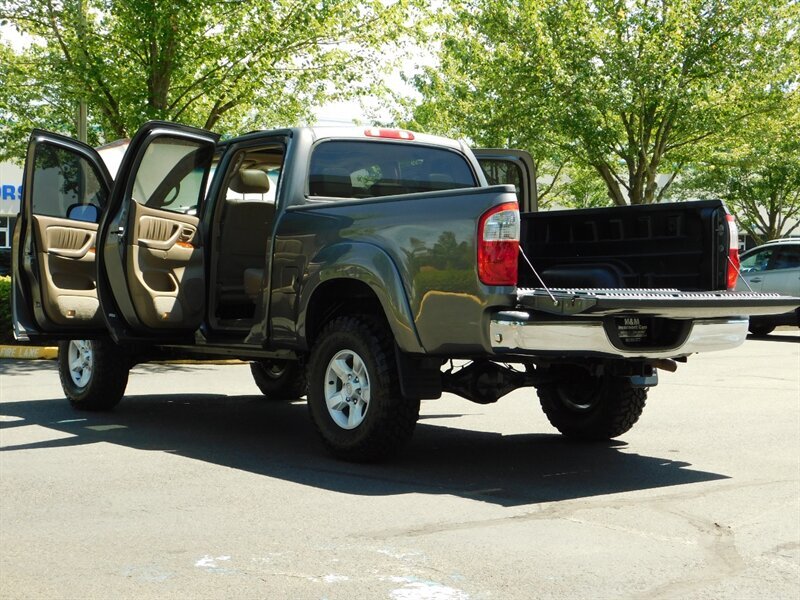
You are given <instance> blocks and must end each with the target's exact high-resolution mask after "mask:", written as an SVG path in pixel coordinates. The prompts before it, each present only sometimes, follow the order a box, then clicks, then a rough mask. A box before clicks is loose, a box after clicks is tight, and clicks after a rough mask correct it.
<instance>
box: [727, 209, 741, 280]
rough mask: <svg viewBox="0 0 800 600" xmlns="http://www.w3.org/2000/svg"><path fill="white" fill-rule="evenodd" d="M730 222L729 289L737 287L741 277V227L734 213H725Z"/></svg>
mask: <svg viewBox="0 0 800 600" xmlns="http://www.w3.org/2000/svg"><path fill="white" fill-rule="evenodd" d="M725 220H726V221H727V222H728V232H729V233H728V235H729V236H730V241H729V242H728V289H729V290H732V289H733V288H735V287H736V279H737V278H738V277H739V229H738V228H737V227H736V220H735V219H734V218H733V215H725Z"/></svg>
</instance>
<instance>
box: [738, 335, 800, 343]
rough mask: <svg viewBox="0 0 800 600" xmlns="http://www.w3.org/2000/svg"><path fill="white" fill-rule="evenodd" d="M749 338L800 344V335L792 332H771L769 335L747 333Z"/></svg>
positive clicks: (760, 340)
mask: <svg viewBox="0 0 800 600" xmlns="http://www.w3.org/2000/svg"><path fill="white" fill-rule="evenodd" d="M747 339H748V340H758V341H759V342H789V343H793V344H800V336H797V335H791V334H788V333H787V334H781V333H780V332H778V333H770V334H769V335H754V334H752V333H750V334H748V335H747Z"/></svg>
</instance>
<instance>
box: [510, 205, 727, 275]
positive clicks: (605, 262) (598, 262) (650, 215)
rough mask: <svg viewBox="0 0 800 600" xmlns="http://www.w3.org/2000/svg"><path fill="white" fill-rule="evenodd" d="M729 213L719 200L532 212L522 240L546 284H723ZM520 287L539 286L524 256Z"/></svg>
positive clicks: (524, 218)
mask: <svg viewBox="0 0 800 600" xmlns="http://www.w3.org/2000/svg"><path fill="white" fill-rule="evenodd" d="M725 214H726V212H725V207H724V206H723V204H722V202H720V201H702V202H681V203H669V204H649V205H638V206H625V207H611V208H598V209H586V210H561V211H545V212H537V213H526V214H523V215H522V228H521V242H520V245H521V248H522V250H523V252H524V253H525V256H526V257H527V258H528V259H529V260H530V261H531V263H532V264H533V266H534V267H535V269H536V271H537V272H538V274H539V275H540V276H541V279H542V280H543V281H544V284H545V285H546V286H547V287H554V288H560V289H572V288H585V289H594V288H597V289H622V288H624V289H629V290H633V289H645V290H663V289H670V290H680V291H709V290H724V289H725V288H726V271H727V252H728V227H727V223H726V221H725ZM519 287H520V288H531V287H541V283H540V281H539V279H538V278H537V277H536V276H535V275H534V273H533V272H532V271H531V269H530V268H529V266H528V264H527V262H526V261H525V260H520V271H519Z"/></svg>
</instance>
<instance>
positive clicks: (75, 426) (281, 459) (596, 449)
mask: <svg viewBox="0 0 800 600" xmlns="http://www.w3.org/2000/svg"><path fill="white" fill-rule="evenodd" d="M0 410H2V413H3V415H5V420H4V421H3V422H2V423H0V426H2V427H1V428H2V429H6V428H13V427H18V426H24V425H32V424H35V425H40V426H43V427H47V428H51V429H55V430H57V431H61V432H64V433H68V434H71V435H73V436H74V437H70V438H66V439H60V440H53V441H45V442H38V443H31V444H24V445H19V446H6V447H4V448H2V449H0V451H3V452H14V451H18V450H23V449H24V450H31V449H39V448H57V447H66V446H74V445H82V444H92V443H96V442H106V443H113V444H120V445H123V446H126V447H130V448H135V449H141V450H157V451H162V452H170V453H173V454H177V455H179V456H185V457H188V458H193V459H196V460H202V461H206V462H208V463H212V464H216V465H222V466H226V467H230V468H233V469H240V470H243V471H248V472H251V473H255V474H258V475H264V476H268V477H277V478H280V479H284V480H288V481H293V482H296V483H300V484H303V485H308V486H310V487H317V488H323V489H327V490H333V491H337V492H342V493H347V494H357V495H376V496H381V495H393V494H407V493H422V494H451V495H456V496H463V497H468V498H474V499H478V500H482V501H485V502H491V503H495V504H499V505H503V506H515V505H522V504H530V503H539V502H553V501H557V500H565V499H571V498H582V497H589V496H597V495H603V494H613V493H618V492H626V491H631V490H642V489H651V488H661V487H668V486H675V485H683V484H687V483H696V482H701V481H711V480H716V479H725V478H726V476H725V475H720V474H716V473H708V472H703V471H696V470H691V469H688V468H687V467H689V466H690V465H689V464H688V463H685V462H676V461H672V460H669V459H665V458H661V457H653V456H641V455H638V454H632V453H628V452H625V444H624V443H623V442H620V441H614V442H607V443H603V444H578V443H570V442H567V441H566V440H564V439H563V438H562V437H561V436H558V435H543V434H525V435H511V436H502V435H500V434H495V433H486V432H478V431H469V430H462V429H455V428H452V427H442V426H439V425H434V424H431V423H429V422H430V421H434V422H435V421H438V420H440V419H442V418H446V417H449V416H458V415H430V416H427V417H423V418H422V419H421V420H420V423H419V424H418V426H417V430H416V433H415V435H414V439H413V440H412V442H411V444H410V445H409V447H408V448H407V449H406V450H405V452H404V453H403V454H402V455H401V456H400V457H399V458H398V459H396V460H394V461H392V462H389V463H386V464H379V465H357V464H349V463H343V462H339V461H336V460H334V459H332V458H330V457H329V456H327V455H326V453H325V451H324V449H323V448H322V446H321V443H320V442H319V441H318V440H317V436H316V433H315V432H314V430H313V426H312V425H311V423H310V420H309V417H308V414H307V409H306V406H305V403H302V402H295V403H291V404H289V403H286V404H280V403H270V402H268V401H265V400H264V399H263V398H262V397H260V396H222V395H210V394H206V395H202V394H175V395H169V396H164V395H158V396H156V395H153V396H150V395H143V396H127V397H126V398H125V399H124V400H123V401H122V403H121V404H120V405H119V406H118V407H117V409H116V410H115V411H114V412H112V413H86V412H77V411H74V410H73V409H71V408H70V406H69V405H68V403H67V402H66V401H65V400H63V399H57V400H36V401H25V402H6V403H3V405H2V407H0ZM8 417H12V419H13V418H16V419H15V420H9V419H8ZM437 417H438V418H437ZM111 426H114V427H111Z"/></svg>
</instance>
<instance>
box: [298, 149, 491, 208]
mask: <svg viewBox="0 0 800 600" xmlns="http://www.w3.org/2000/svg"><path fill="white" fill-rule="evenodd" d="M476 185H477V183H476V181H475V175H474V174H473V172H472V169H471V168H470V166H469V163H468V162H467V161H466V159H465V158H464V157H463V156H462V155H460V154H458V153H456V152H451V151H449V150H444V149H441V148H428V147H426V146H418V145H416V144H396V143H387V142H368V141H353V142H340V141H333V142H323V143H321V144H320V145H319V146H317V148H316V149H315V150H314V154H313V155H312V156H311V169H310V173H309V188H308V191H309V194H310V195H311V196H326V197H333V198H374V197H376V196H391V195H394V194H413V193H416V192H433V191H438V190H450V189H457V188H470V187H475V186H476Z"/></svg>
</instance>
